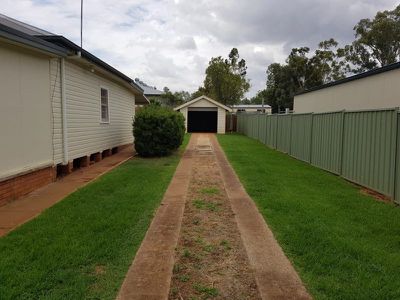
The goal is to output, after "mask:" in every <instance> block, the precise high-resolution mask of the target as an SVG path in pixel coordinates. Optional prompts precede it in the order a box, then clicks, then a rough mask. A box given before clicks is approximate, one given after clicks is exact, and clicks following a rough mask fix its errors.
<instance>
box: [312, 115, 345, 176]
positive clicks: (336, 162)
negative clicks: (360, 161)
mask: <svg viewBox="0 0 400 300" xmlns="http://www.w3.org/2000/svg"><path fill="white" fill-rule="evenodd" d="M343 116H344V113H343V112H332V113H322V114H314V115H313V121H312V145H311V153H312V155H311V164H312V165H314V166H317V167H319V168H321V169H325V170H328V171H330V172H333V173H335V174H340V171H341V170H340V168H341V155H342V133H343Z"/></svg>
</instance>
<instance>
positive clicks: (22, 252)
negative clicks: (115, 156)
mask: <svg viewBox="0 0 400 300" xmlns="http://www.w3.org/2000/svg"><path fill="white" fill-rule="evenodd" d="M187 141H188V136H186V138H185V141H184V145H182V147H181V150H180V151H179V153H175V154H174V155H171V156H169V157H165V158H154V159H142V158H134V159H132V160H130V161H128V162H126V163H124V164H123V165H121V166H119V167H118V168H116V169H114V170H113V171H111V172H109V173H108V174H106V175H104V176H102V177H101V178H99V179H98V180H96V181H95V182H93V183H90V184H89V185H87V186H86V187H84V188H82V189H80V190H78V191H77V192H75V193H73V194H71V195H70V196H68V197H67V198H66V199H64V200H63V201H61V202H59V203H58V204H56V205H54V206H53V207H51V208H50V209H48V210H46V211H45V212H44V213H43V214H41V215H40V216H39V217H37V218H36V219H34V220H32V221H30V222H29V223H26V224H25V225H23V226H21V227H20V228H18V229H17V230H15V231H13V232H11V233H10V234H9V235H7V236H5V237H3V238H0V299H2V300H3V299H114V298H115V297H116V295H117V293H118V290H119V288H120V286H121V284H122V281H123V279H124V276H125V273H126V272H127V270H128V268H129V266H130V264H131V262H132V260H133V258H134V256H135V253H136V251H137V249H138V248H139V246H140V243H141V241H142V239H143V237H144V235H145V233H146V230H147V228H148V226H149V224H150V222H151V219H152V217H153V214H154V212H155V209H156V208H157V206H158V205H159V203H160V201H161V199H162V196H163V194H164V192H165V190H166V188H167V186H168V184H169V182H170V180H171V178H172V175H173V173H174V171H175V168H176V166H177V163H178V162H179V159H180V155H181V153H182V151H183V150H182V149H183V148H184V147H185V146H186V144H187Z"/></svg>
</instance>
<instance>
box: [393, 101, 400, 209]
mask: <svg viewBox="0 0 400 300" xmlns="http://www.w3.org/2000/svg"><path fill="white" fill-rule="evenodd" d="M394 115H395V117H394V121H393V124H394V130H393V134H394V155H393V158H394V170H393V180H394V182H393V189H392V193H393V201H394V202H396V203H399V202H398V201H396V200H397V199H396V183H397V175H398V169H397V168H398V163H399V162H398V161H397V158H398V155H397V151H399V140H398V136H399V133H398V130H399V124H398V122H399V108H398V107H396V109H395V114H394Z"/></svg>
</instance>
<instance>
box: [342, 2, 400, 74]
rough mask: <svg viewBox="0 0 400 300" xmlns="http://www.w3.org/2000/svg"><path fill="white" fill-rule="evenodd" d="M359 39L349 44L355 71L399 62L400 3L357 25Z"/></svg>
mask: <svg viewBox="0 0 400 300" xmlns="http://www.w3.org/2000/svg"><path fill="white" fill-rule="evenodd" d="M353 29H354V31H355V38H356V39H355V41H354V42H353V43H352V44H351V45H347V46H345V48H343V51H344V52H345V54H346V56H347V59H348V60H349V62H351V63H352V64H353V66H352V68H351V71H352V72H354V73H360V72H364V71H368V70H371V69H373V68H376V67H381V66H385V65H388V64H391V63H395V62H396V61H398V60H399V58H400V5H399V6H397V7H396V8H395V9H393V10H385V11H382V12H378V13H377V14H376V16H375V17H374V19H372V20H371V19H361V20H360V21H359V22H358V23H357V25H356V26H354V28H353Z"/></svg>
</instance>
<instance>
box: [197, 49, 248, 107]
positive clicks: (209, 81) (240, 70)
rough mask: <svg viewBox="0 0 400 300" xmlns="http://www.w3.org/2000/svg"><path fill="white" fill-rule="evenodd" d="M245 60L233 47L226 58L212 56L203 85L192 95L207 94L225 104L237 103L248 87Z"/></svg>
mask: <svg viewBox="0 0 400 300" xmlns="http://www.w3.org/2000/svg"><path fill="white" fill-rule="evenodd" d="M246 73H247V66H246V61H245V60H244V59H241V58H240V56H239V51H238V50H237V49H236V48H233V49H232V50H231V52H230V53H229V55H228V58H223V57H221V56H218V57H212V58H211V60H210V62H209V63H208V67H207V69H206V71H205V74H206V77H205V79H204V86H202V87H200V88H199V90H198V91H197V92H195V93H194V94H193V96H199V95H203V94H205V95H207V96H209V97H211V98H213V99H215V100H217V101H219V102H221V103H223V104H225V105H232V104H237V103H239V102H240V100H242V99H243V97H244V94H245V93H246V92H247V91H248V90H249V88H250V82H249V80H248V79H247V78H246Z"/></svg>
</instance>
